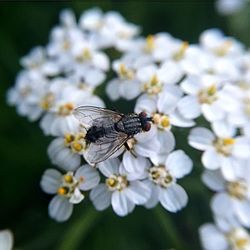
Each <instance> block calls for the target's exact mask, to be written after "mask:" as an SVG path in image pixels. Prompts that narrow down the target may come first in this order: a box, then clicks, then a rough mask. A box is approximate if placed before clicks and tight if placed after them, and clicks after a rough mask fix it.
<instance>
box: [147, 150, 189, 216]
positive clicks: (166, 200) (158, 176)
mask: <svg viewBox="0 0 250 250" xmlns="http://www.w3.org/2000/svg"><path fill="white" fill-rule="evenodd" d="M192 166H193V163H192V161H191V159H190V158H189V157H188V156H187V155H186V154H185V153H184V152H183V151H182V150H176V151H173V152H172V153H170V154H169V155H168V156H167V159H166V161H165V163H164V164H162V165H158V166H150V167H149V168H148V169H147V172H148V180H145V181H144V183H145V184H146V185H147V186H148V187H149V188H150V189H151V190H152V193H151V197H150V199H149V200H148V202H147V203H146V204H145V206H146V207H147V208H151V207H154V206H155V205H156V204H157V203H158V202H160V203H161V205H162V206H163V207H164V208H165V209H167V210H168V211H170V212H177V211H178V210H180V209H182V208H183V207H185V206H186V204H187V201H188V196H187V194H186V192H185V190H184V189H183V188H182V187H181V186H180V185H179V184H177V183H176V182H177V179H179V178H182V177H184V176H185V175H187V174H189V173H190V172H191V170H192Z"/></svg>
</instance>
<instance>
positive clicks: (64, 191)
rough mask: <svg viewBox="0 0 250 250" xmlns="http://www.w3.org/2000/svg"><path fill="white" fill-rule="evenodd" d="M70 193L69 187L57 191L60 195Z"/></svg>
mask: <svg viewBox="0 0 250 250" xmlns="http://www.w3.org/2000/svg"><path fill="white" fill-rule="evenodd" d="M67 193H68V188H67V187H60V188H58V189H57V194H59V195H62V196H64V195H66V194H67Z"/></svg>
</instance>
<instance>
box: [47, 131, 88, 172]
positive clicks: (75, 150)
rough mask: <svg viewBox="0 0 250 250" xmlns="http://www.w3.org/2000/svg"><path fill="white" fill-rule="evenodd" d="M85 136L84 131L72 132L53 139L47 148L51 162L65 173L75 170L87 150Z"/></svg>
mask: <svg viewBox="0 0 250 250" xmlns="http://www.w3.org/2000/svg"><path fill="white" fill-rule="evenodd" d="M85 134H86V132H84V131H79V132H76V133H73V131H72V132H71V133H66V134H65V135H64V137H58V138H56V139H54V140H53V141H52V142H51V143H50V145H49V147H48V155H49V157H50V160H51V162H52V163H53V164H55V165H57V166H59V167H60V168H62V169H64V170H66V171H72V170H76V169H77V168H78V167H79V166H80V164H81V155H84V153H85V150H86V148H87V145H86V141H85Z"/></svg>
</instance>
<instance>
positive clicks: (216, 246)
mask: <svg viewBox="0 0 250 250" xmlns="http://www.w3.org/2000/svg"><path fill="white" fill-rule="evenodd" d="M199 233H200V239H201V243H202V246H203V249H205V250H227V249H228V243H227V239H226V237H225V236H224V234H223V233H222V232H220V231H219V230H218V228H217V227H215V226H214V225H213V224H205V225H203V226H201V227H200V229H199Z"/></svg>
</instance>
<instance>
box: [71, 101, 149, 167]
mask: <svg viewBox="0 0 250 250" xmlns="http://www.w3.org/2000/svg"><path fill="white" fill-rule="evenodd" d="M73 114H74V115H75V117H76V118H77V119H78V120H79V122H80V123H81V125H82V126H83V127H84V128H85V129H86V135H85V140H86V143H87V149H86V151H85V154H84V156H85V159H86V161H87V162H89V163H90V164H96V163H99V162H101V161H104V160H106V159H108V158H109V157H110V156H111V155H113V154H114V153H115V152H116V151H117V150H119V149H120V148H121V147H122V146H123V145H124V146H125V147H126V148H127V149H129V147H128V144H127V141H128V140H129V139H130V138H132V137H133V136H134V135H136V134H138V133H140V132H143V131H149V130H150V128H151V123H150V122H151V121H152V118H151V117H147V114H146V113H145V112H141V113H139V114H135V113H130V114H122V113H119V112H116V111H113V110H109V109H105V108H99V107H94V106H80V107H77V108H76V109H74V111H73Z"/></svg>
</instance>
